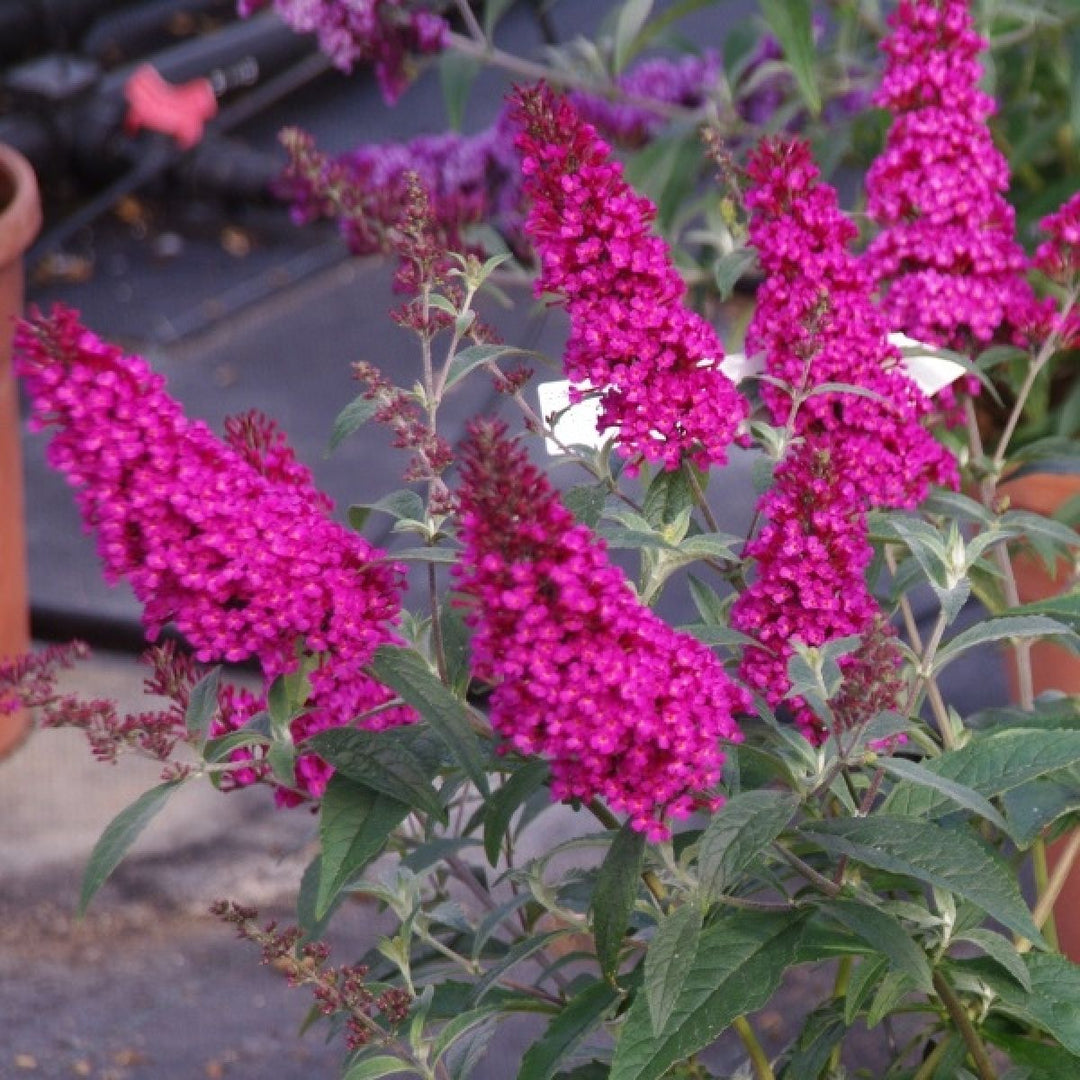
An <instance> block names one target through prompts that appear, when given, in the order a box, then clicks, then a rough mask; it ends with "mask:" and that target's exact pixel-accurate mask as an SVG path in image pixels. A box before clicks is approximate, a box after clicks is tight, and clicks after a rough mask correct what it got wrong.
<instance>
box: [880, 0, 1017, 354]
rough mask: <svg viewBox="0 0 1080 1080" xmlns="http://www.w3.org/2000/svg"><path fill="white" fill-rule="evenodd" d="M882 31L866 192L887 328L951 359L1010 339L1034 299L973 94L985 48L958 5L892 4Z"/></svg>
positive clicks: (934, 1)
mask: <svg viewBox="0 0 1080 1080" xmlns="http://www.w3.org/2000/svg"><path fill="white" fill-rule="evenodd" d="M889 22H890V25H891V27H892V31H891V33H890V34H889V36H888V37H887V38H886V40H885V41H884V43H883V45H882V48H883V49H884V51H885V52H886V54H887V56H888V62H887V68H886V72H885V76H884V79H883V80H882V84H881V87H880V89H879V90H878V92H877V94H876V96H875V99H874V101H875V104H877V105H880V106H881V107H883V108H885V109H888V110H889V111H890V112H891V113H893V115H894V120H893V124H892V127H891V128H890V130H889V133H888V137H887V139H886V143H885V149H884V151H883V153H882V154H881V156H880V157H879V158H878V159H877V160H876V161H875V162H874V164H873V166H872V167H871V169H870V171H869V173H868V175H867V180H866V188H867V194H868V197H869V200H868V206H867V209H868V211H869V213H870V216H871V217H872V218H873V219H874V220H875V221H876V222H877V223H878V224H879V225H881V226H882V231H881V232H880V233H879V235H878V236H877V237H876V238H875V240H874V241H873V243H872V244H871V245H870V248H869V250H868V252H867V258H868V261H869V264H870V267H871V272H872V274H873V276H874V278H875V279H876V280H877V281H878V282H879V284H880V286H881V291H882V294H883V305H884V310H885V314H886V317H887V318H888V320H889V325H890V328H891V329H893V330H902V331H904V332H905V333H907V334H910V335H911V336H912V337H914V338H917V339H918V340H920V341H926V342H929V343H931V344H935V345H944V346H948V347H950V348H955V349H959V350H962V351H968V350H970V349H971V348H972V347H978V346H979V345H980V344H985V343H987V342H990V341H992V340H995V339H998V338H1005V339H1008V338H1011V337H1014V336H1015V335H1016V334H1017V333H1018V332H1019V331H1020V330H1022V329H1023V328H1024V327H1026V326H1027V324H1028V321H1029V320H1030V319H1032V318H1033V317H1035V312H1034V311H1033V310H1032V309H1033V305H1034V304H1035V300H1034V296H1033V294H1032V292H1031V289H1030V287H1029V286H1028V284H1027V282H1026V281H1025V280H1024V272H1025V270H1026V268H1027V259H1026V256H1025V254H1024V252H1023V250H1022V249H1021V248H1020V246H1019V244H1017V242H1016V237H1015V214H1014V212H1013V209H1012V207H1011V206H1010V205H1009V204H1008V202H1006V200H1005V197H1004V193H1005V191H1006V190H1007V189H1008V186H1009V169H1008V164H1007V162H1006V161H1005V158H1004V157H1003V156H1002V154H1001V153H1000V152H999V151H998V150H997V148H996V147H995V146H994V142H993V139H992V137H991V134H990V130H989V128H988V127H987V123H986V121H987V117H989V116H990V115H992V114H993V112H994V110H995V105H994V102H993V100H992V99H991V98H990V97H988V96H987V95H986V94H984V93H983V92H982V91H981V90H980V89H979V88H978V84H979V79H980V77H981V75H982V67H981V64H980V62H979V54H980V52H981V51H982V50H983V49H985V48H986V42H985V41H984V40H983V39H982V38H981V37H979V35H978V34H977V33H976V32H975V30H974V28H973V22H972V16H971V12H970V10H969V4H968V2H967V0H901V3H900V5H899V6H898V7H897V9H896V11H895V12H894V13H893V15H892V16H891V17H890V20H889Z"/></svg>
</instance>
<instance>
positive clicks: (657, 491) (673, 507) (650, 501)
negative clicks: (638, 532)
mask: <svg viewBox="0 0 1080 1080" xmlns="http://www.w3.org/2000/svg"><path fill="white" fill-rule="evenodd" d="M689 467H690V466H684V467H682V468H679V469H671V470H669V469H661V471H660V472H658V473H657V474H656V475H655V476H654V477H653V478H652V480H651V481H650V483H649V487H648V490H647V491H646V492H645V501H644V503H643V504H642V510H643V511H644V513H645V518H646V520H647V521H648V522H649V524H650V525H652V526H653V527H654V528H661V527H662V526H664V525H670V524H671V523H672V522H673V521H676V520H677V519H678V517H679V515H680V514H683V513H685V512H686V511H688V510H692V509H693V506H694V488H693V484H692V482H691V480H690V477H689V475H688V474H687V472H686V469H687V468H689Z"/></svg>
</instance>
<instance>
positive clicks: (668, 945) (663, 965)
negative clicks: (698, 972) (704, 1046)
mask: <svg viewBox="0 0 1080 1080" xmlns="http://www.w3.org/2000/svg"><path fill="white" fill-rule="evenodd" d="M703 922H704V917H703V915H702V911H701V908H700V907H698V905H697V904H694V903H686V904H683V905H682V907H679V908H676V909H675V910H674V911H673V912H672V913H671V914H670V915H668V916H667V917H666V918H665V919H663V920H662V921H661V923H660V925H659V926H658V927H657V928H656V936H655V937H654V938H653V940H652V944H651V945H650V946H649V951H648V952H647V953H646V954H645V997H646V999H647V1001H648V1003H649V1018H650V1020H651V1021H652V1027H653V1031H663V1030H664V1028H665V1027H666V1026H667V1022H668V1020H669V1019H670V1018H671V1011H672V1009H674V1008H675V1002H676V1001H677V1000H678V997H679V994H680V993H681V992H682V988H683V984H684V983H685V982H686V976H687V975H688V974H689V971H690V966H689V962H688V961H689V960H690V958H691V957H692V956H694V955H695V953H696V952H697V946H698V938H699V937H700V936H701V927H702V925H703Z"/></svg>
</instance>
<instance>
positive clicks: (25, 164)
mask: <svg viewBox="0 0 1080 1080" xmlns="http://www.w3.org/2000/svg"><path fill="white" fill-rule="evenodd" d="M0 174H6V175H7V176H8V177H9V178H10V181H11V184H12V187H13V192H12V196H11V200H10V201H9V202H8V203H7V205H6V206H0V268H2V267H5V266H7V265H8V264H9V263H11V262H14V261H15V260H16V259H20V258H22V256H23V255H24V254H25V252H26V250H27V248H29V247H30V245H31V244H32V243H33V242H34V238H35V237H36V236H37V234H38V232H39V231H40V230H41V222H42V217H41V196H40V194H39V192H38V184H37V177H36V176H35V175H34V169H33V167H32V166H31V164H30V162H29V161H27V160H26V158H24V157H23V156H22V154H20V153H19V152H18V151H17V150H15V149H14V148H13V147H10V146H6V145H4V144H3V143H0Z"/></svg>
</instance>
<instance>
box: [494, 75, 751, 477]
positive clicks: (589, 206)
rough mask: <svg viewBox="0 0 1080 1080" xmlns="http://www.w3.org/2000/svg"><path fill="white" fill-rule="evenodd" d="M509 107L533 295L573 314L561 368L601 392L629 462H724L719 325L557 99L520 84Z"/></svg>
mask: <svg viewBox="0 0 1080 1080" xmlns="http://www.w3.org/2000/svg"><path fill="white" fill-rule="evenodd" d="M513 115H514V119H515V120H516V122H517V124H518V125H519V127H520V133H519V135H518V138H517V146H518V149H519V150H520V152H521V155H522V163H521V169H522V173H523V175H524V192H525V195H526V197H527V198H528V199H529V200H530V201H531V209H530V211H529V214H528V219H527V221H526V225H525V230H526V232H527V233H528V236H529V238H530V239H531V240H532V242H533V244H534V245H535V247H536V250H537V252H538V254H539V256H540V260H541V274H540V277H539V279H538V281H537V283H536V292H537V295H541V294H543V293H553V294H555V295H556V296H558V297H560V298H561V299H562V301H563V303H564V304H565V307H566V310H567V313H568V315H569V316H570V340H569V342H568V343H567V346H566V353H565V356H564V365H565V369H566V374H567V377H568V378H569V379H570V380H571V382H572V383H575V384H577V387H578V389H577V391H576V398H577V400H580V399H581V397H583V396H585V394H587V393H592V392H595V393H598V394H599V395H600V401H601V406H602V408H601V414H600V419H599V426H600V428H601V429H603V428H607V427H613V428H615V429H617V432H618V445H619V451H620V453H621V454H623V455H624V456H625V457H627V458H628V459H629V461H630V466H631V468H633V467H635V466H636V465H637V464H640V463H641V462H642V461H648V462H656V463H659V464H662V465H663V467H664V468H666V469H675V468H677V467H678V465H679V463H680V462H681V461H682V460H683V458H684V457H687V458H689V459H690V460H691V461H693V462H694V463H695V464H697V465H699V466H701V467H702V468H707V467H708V466H709V465H715V464H722V463H723V462H724V461H725V460H726V455H727V447H728V446H729V444H730V443H731V442H732V441H733V440H734V439H735V438H736V436H737V435H738V434H739V431H740V428H741V426H742V423H743V421H744V420H745V418H746V415H747V405H746V402H745V401H744V399H743V398H742V397H741V396H740V395H739V393H738V392H737V391H736V389H735V387H734V386H733V385H732V384H731V382H730V380H728V378H727V377H726V376H725V375H724V374H723V372H722V371H721V370H720V362H721V360H722V359H723V355H724V350H723V346H722V345H721V343H720V339H719V338H718V337H717V335H716V331H715V330H714V329H713V328H712V326H711V325H710V324H709V323H708V322H706V321H705V320H704V319H703V318H701V316H699V315H697V314H695V313H694V312H692V311H690V309H689V308H687V307H686V306H685V304H684V303H683V297H684V295H685V293H686V286H685V283H684V282H683V280H682V278H681V277H680V276H679V273H678V271H677V270H676V268H675V266H674V264H673V263H672V261H671V256H670V252H669V251H668V248H667V245H666V244H665V243H664V241H663V240H662V239H661V238H660V237H658V236H656V235H655V233H654V232H653V231H652V222H653V219H654V218H655V216H656V208H655V207H654V206H653V204H652V203H651V202H649V200H648V199H645V198H643V197H642V196H640V195H637V194H636V193H635V192H634V191H633V189H632V188H631V187H630V185H629V184H628V183H627V182H626V180H625V179H624V178H623V170H622V165H621V164H620V163H619V162H617V161H615V160H613V159H612V157H611V148H610V147H609V146H608V144H607V143H605V142H604V141H603V139H601V138H600V137H599V136H598V135H597V133H596V129H595V128H594V127H593V126H592V125H591V124H588V123H585V122H584V121H583V120H582V119H581V117H580V116H579V115H578V113H577V111H576V110H575V109H574V107H573V106H572V105H571V104H570V103H569V102H568V101H567V100H566V99H565V98H562V97H559V96H558V95H556V94H554V93H553V92H552V91H551V90H550V89H549V88H548V87H546V86H539V87H536V88H533V89H526V90H519V91H518V92H517V96H516V98H515V106H514V113H513Z"/></svg>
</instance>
